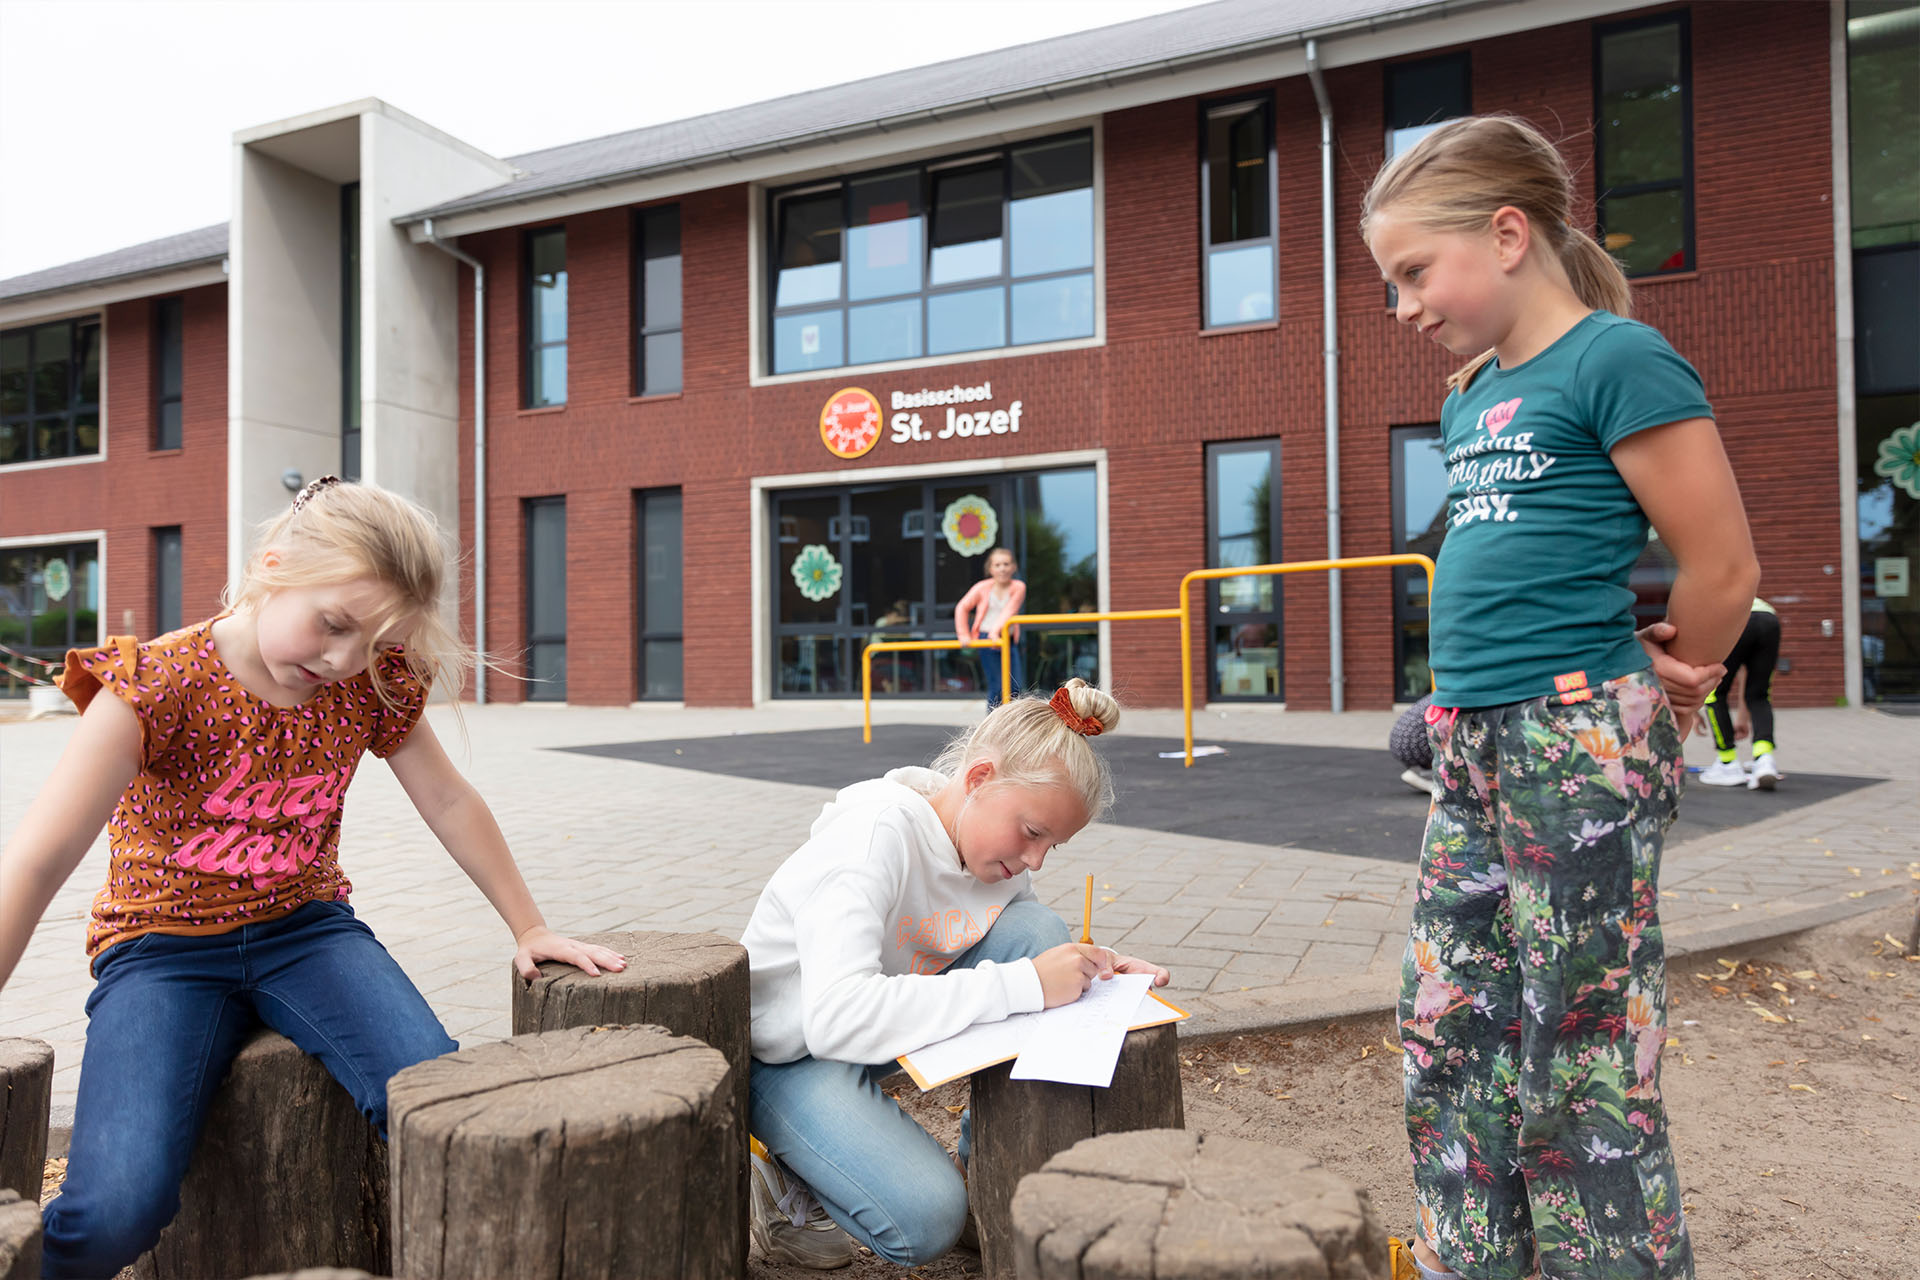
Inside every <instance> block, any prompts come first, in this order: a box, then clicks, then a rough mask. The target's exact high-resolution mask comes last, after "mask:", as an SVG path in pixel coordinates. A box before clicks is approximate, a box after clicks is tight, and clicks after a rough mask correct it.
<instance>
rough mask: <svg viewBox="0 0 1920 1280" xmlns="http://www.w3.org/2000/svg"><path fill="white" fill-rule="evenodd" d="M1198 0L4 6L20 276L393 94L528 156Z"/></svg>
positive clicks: (197, 212)
mask: <svg viewBox="0 0 1920 1280" xmlns="http://www.w3.org/2000/svg"><path fill="white" fill-rule="evenodd" d="M1193 3H1194V0H538V2H534V0H321V2H318V3H315V2H312V0H0V51H4V56H0V66H4V71H0V187H3V188H4V190H5V192H6V195H5V196H4V198H0V279H5V278H7V277H9V276H14V275H19V274H22V273H24V272H28V271H36V270H39V269H40V268H42V267H49V266H54V265H56V264H59V263H62V262H70V261H72V260H74V259H76V258H85V257H90V256H92V255H93V254H96V253H104V252H106V251H108V250H110V249H118V248H121V247H123V246H126V245H130V244H138V243H139V242H140V241H143V240H152V239H155V238H156V237H159V236H165V235H171V234H173V233H175V232H178V231H190V230H192V229H193V228H195V227H203V226H206V225H207V224H209V223H214V222H221V221H224V220H225V219H226V218H227V216H228V212H229V210H228V194H229V193H228V186H229V184H230V182H231V169H232V156H231V141H232V136H233V133H234V131H235V130H237V129H244V128H248V127H250V126H253V125H258V124H265V123H267V122H268V121H272V120H279V119H283V118H285V117H287V116H293V115H299V114H301V113H303V112H307V111H313V110H316V109H318V108H321V107H327V106H332V105H334V104H336V103H341V102H350V101H352V100H354V99H356V98H365V97H377V98H383V99H385V100H386V101H387V102H390V103H392V104H393V105H394V106H396V107H398V108H400V109H401V110H402V111H406V112H408V113H409V114H411V115H414V116H417V117H419V118H420V119H422V120H425V121H426V122H427V123H428V124H431V125H434V126H435V127H437V128H440V129H443V130H445V131H446V132H448V133H450V134H452V135H454V136H455V137H457V138H460V139H462V140H464V141H466V142H469V143H471V144H473V145H474V146H476V147H479V148H480V149H481V150H483V151H487V152H490V153H492V154H494V155H497V156H508V155H514V154H517V153H519V152H523V151H532V150H534V149H536V148H539V147H546V146H553V145H555V144H558V143H565V142H576V141H579V140H580V139H583V138H592V137H597V136H599V135H601V134H607V133H617V132H619V131H621V130H623V129H634V128H638V127H640V126H641V125H649V124H657V123H659V122H661V121H665V120H676V119H680V118H683V117H686V116H692V115H699V114H701V113H703V112H707V111H715V110H718V109H720V108H723V107H732V106H738V105H740V104H742V103H747V102H757V101H760V100H761V99H764V98H772V97H777V96H779V95H781V94H785V93H793V92H795V91H797V90H801V89H813V88H818V87H820V86H823V85H830V84H839V83H842V82H844V81H847V80H855V79H859V78H861V77H863V76H869V75H877V74H880V73H881V72H886V71H897V70H900V69H902V68H904V67H914V66H921V65H924V64H926V63H929V62H938V61H942V60H944V59H947V58H954V57H960V56H963V55H965V54H969V53H978V52H981V51H984V50H987V49H997V48H1004V47H1005V46H1007V45H1012V44H1023V43H1026V42H1027V41H1031V40H1040V39H1045V38H1046V37H1048V36H1055V35H1062V34H1065V33H1067V32H1070V31H1080V30H1084V29H1086V28H1089V27H1097V26H1105V25H1108V24H1110V23H1115V22H1123V21H1126V20H1127V19H1129V18H1139V17H1145V16H1146V15H1148V14H1153V13H1164V12H1166V11H1168V10H1171V9H1181V8H1186V7H1189V6H1190V5H1192V4H1193Z"/></svg>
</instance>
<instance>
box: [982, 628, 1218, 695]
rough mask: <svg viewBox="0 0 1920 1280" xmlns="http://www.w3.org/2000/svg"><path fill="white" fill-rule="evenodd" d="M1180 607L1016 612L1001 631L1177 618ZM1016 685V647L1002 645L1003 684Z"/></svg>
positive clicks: (1001, 678)
mask: <svg viewBox="0 0 1920 1280" xmlns="http://www.w3.org/2000/svg"><path fill="white" fill-rule="evenodd" d="M1179 616H1180V611H1179V610H1178V609H1122V610H1120V611H1119V612H1117V613H1016V614H1014V615H1013V616H1012V617H1011V618H1008V619H1007V620H1006V621H1005V622H1003V623H1001V624H1000V634H1001V635H1003V636H1004V635H1006V634H1007V632H1008V631H1010V630H1012V629H1013V628H1014V627H1018V626H1034V627H1059V626H1072V625H1073V624H1075V623H1086V622H1141V621H1149V620H1152V619H1155V618H1169V619H1171V618H1177V617H1179ZM1012 684H1013V649H1012V647H1011V646H1010V645H1001V646H1000V687H1001V688H1002V689H1008V688H1010V687H1012Z"/></svg>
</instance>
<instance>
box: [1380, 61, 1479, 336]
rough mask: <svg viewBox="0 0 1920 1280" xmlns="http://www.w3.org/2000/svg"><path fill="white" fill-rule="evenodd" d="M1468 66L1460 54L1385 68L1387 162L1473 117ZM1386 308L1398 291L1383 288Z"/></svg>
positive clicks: (1394, 301)
mask: <svg viewBox="0 0 1920 1280" xmlns="http://www.w3.org/2000/svg"><path fill="white" fill-rule="evenodd" d="M1471 77H1472V64H1471V62H1470V61H1469V59H1468V55H1466V54H1464V53H1450V54H1447V55H1446V56H1445V57H1440V58H1426V59H1423V60H1422V61H1420V62H1397V63H1393V64H1391V65H1389V66H1388V67H1387V75H1386V89H1387V157H1386V158H1387V159H1389V160H1391V159H1393V158H1394V157H1395V156H1397V155H1399V154H1400V153H1401V152H1403V151H1405V150H1406V149H1407V148H1409V147H1411V146H1412V145H1413V144H1414V143H1416V142H1418V141H1420V139H1422V138H1424V137H1426V136H1427V135H1428V134H1430V133H1432V132H1433V131H1434V130H1435V129H1436V128H1438V127H1439V126H1440V125H1442V124H1445V123H1446V122H1447V121H1449V120H1454V119H1458V118H1459V117H1461V116H1467V115H1472V114H1473V93H1472V88H1471ZM1387 305H1388V306H1389V307H1397V306H1399V305H1400V291H1399V290H1397V289H1395V288H1394V287H1393V286H1392V285H1388V286H1387Z"/></svg>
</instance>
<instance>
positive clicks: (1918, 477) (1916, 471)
mask: <svg viewBox="0 0 1920 1280" xmlns="http://www.w3.org/2000/svg"><path fill="white" fill-rule="evenodd" d="M1873 470H1874V474H1876V475H1883V476H1885V477H1886V478H1887V479H1889V480H1891V481H1893V482H1894V483H1895V484H1897V485H1899V486H1900V487H1901V488H1902V489H1905V490H1906V491H1907V496H1908V497H1909V498H1920V422H1916V423H1914V424H1913V425H1912V426H1907V427H1902V428H1900V429H1899V430H1898V431H1896V432H1894V433H1893V434H1892V435H1890V436H1888V437H1887V438H1886V439H1885V440H1882V441H1881V442H1880V456H1879V458H1877V459H1876V460H1875V461H1874V464H1873Z"/></svg>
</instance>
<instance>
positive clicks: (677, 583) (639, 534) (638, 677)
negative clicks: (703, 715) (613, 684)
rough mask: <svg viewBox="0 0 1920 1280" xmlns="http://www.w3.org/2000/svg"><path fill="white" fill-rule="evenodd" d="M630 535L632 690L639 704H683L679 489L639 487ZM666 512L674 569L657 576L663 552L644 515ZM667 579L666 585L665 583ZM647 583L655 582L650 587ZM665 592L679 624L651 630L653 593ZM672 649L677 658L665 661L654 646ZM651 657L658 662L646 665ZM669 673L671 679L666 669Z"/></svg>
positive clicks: (683, 573) (683, 539)
mask: <svg viewBox="0 0 1920 1280" xmlns="http://www.w3.org/2000/svg"><path fill="white" fill-rule="evenodd" d="M633 507H634V511H633V534H634V549H635V552H636V554H635V555H634V582H633V618H634V625H633V630H634V646H633V651H634V662H635V664H636V665H635V668H634V681H635V683H634V688H635V690H637V691H638V693H639V695H640V700H641V701H642V702H682V701H685V699H686V696H687V674H686V643H685V642H686V615H685V613H684V612H683V610H684V609H685V607H686V527H687V526H686V506H685V502H684V499H683V498H682V496H681V492H680V490H678V489H642V490H640V491H638V492H636V493H635V494H634V495H633ZM669 508H671V518H672V520H673V523H674V542H673V552H674V553H675V554H676V555H678V556H679V558H680V559H679V563H677V564H675V565H674V566H673V569H672V572H671V573H670V574H660V575H656V574H655V573H654V572H653V569H654V560H655V558H656V557H662V558H663V557H664V556H665V553H666V548H663V547H657V546H655V545H653V541H652V539H651V537H650V536H649V528H650V524H649V520H648V517H649V516H650V515H652V514H655V513H660V514H665V513H666V512H667V511H668V509H669ZM669 579H670V585H668V580H669ZM650 580H652V581H655V582H656V583H658V584H659V585H656V586H654V587H651V588H650V587H649V586H648V582H649V581H650ZM667 590H670V591H671V592H672V593H673V596H674V602H673V603H674V608H673V612H674V617H675V620H676V621H677V622H678V623H679V625H678V626H675V627H672V628H667V627H653V626H650V625H649V624H648V619H649V617H650V615H651V614H652V613H653V612H654V611H653V609H652V607H651V606H652V604H653V598H652V593H657V592H659V591H667ZM665 645H675V646H678V649H679V655H680V656H679V657H677V658H675V659H673V660H672V661H671V662H668V661H667V658H666V653H665V651H664V650H663V649H662V650H661V651H659V652H657V653H653V652H652V651H654V650H655V648H656V646H665ZM650 656H651V657H653V658H657V659H658V660H657V661H651V660H650ZM669 668H670V669H671V675H669V674H668V669H669Z"/></svg>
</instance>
